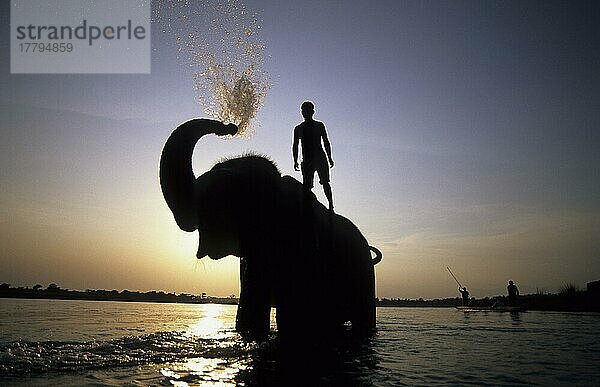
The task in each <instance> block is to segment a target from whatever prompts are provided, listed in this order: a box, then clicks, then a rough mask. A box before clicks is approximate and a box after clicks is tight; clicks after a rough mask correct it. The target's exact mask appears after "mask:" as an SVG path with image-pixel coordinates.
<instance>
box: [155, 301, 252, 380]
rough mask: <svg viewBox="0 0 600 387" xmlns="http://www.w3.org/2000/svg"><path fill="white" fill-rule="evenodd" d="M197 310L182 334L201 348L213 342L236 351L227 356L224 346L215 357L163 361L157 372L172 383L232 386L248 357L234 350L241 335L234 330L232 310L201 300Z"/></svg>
mask: <svg viewBox="0 0 600 387" xmlns="http://www.w3.org/2000/svg"><path fill="white" fill-rule="evenodd" d="M200 313H201V314H200V315H199V316H198V318H197V319H196V320H195V321H193V322H192V323H191V324H189V325H188V327H187V328H186V330H185V331H184V332H183V336H185V337H187V339H189V340H193V341H195V340H197V341H198V342H201V343H202V344H201V345H202V346H203V348H204V349H205V350H206V349H208V348H210V347H215V346H216V347H218V348H221V350H222V349H225V348H230V349H231V350H232V353H234V354H236V355H234V356H233V357H231V356H227V353H229V351H228V350H226V351H225V352H222V351H219V353H220V354H221V356H218V357H200V356H192V357H189V358H188V359H185V361H182V362H177V363H170V364H168V365H164V366H163V367H161V369H160V373H161V374H162V376H163V377H165V379H166V380H165V382H167V383H170V384H172V385H174V386H194V385H210V386H234V385H236V382H235V378H236V376H237V375H238V374H239V372H240V371H243V370H245V369H247V368H248V359H247V358H245V357H240V356H239V354H238V353H237V350H239V347H238V346H239V344H240V340H241V339H240V337H239V335H238V334H237V333H236V332H235V313H236V310H235V308H231V307H230V306H228V305H219V304H203V305H202V308H201V309H200ZM236 348H237V350H236Z"/></svg>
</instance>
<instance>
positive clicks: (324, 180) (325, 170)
mask: <svg viewBox="0 0 600 387" xmlns="http://www.w3.org/2000/svg"><path fill="white" fill-rule="evenodd" d="M317 173H318V174H319V183H321V184H322V185H323V191H324V192H325V196H326V197H327V201H328V202H329V211H331V212H333V194H332V193H331V184H329V164H327V161H325V160H324V161H323V162H321V165H319V169H318V170H317Z"/></svg>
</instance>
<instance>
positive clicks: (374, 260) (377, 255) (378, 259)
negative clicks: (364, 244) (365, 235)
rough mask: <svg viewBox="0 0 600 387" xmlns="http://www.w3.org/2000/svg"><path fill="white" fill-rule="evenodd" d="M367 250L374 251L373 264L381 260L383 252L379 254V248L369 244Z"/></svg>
mask: <svg viewBox="0 0 600 387" xmlns="http://www.w3.org/2000/svg"><path fill="white" fill-rule="evenodd" d="M369 250H371V251H372V252H374V253H375V258H373V266H374V265H377V264H378V263H379V262H381V258H383V254H381V251H379V249H378V248H377V247H375V246H369Z"/></svg>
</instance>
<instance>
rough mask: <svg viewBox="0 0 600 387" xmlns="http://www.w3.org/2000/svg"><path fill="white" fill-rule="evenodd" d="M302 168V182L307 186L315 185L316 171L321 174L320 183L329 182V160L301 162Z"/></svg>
mask: <svg viewBox="0 0 600 387" xmlns="http://www.w3.org/2000/svg"><path fill="white" fill-rule="evenodd" d="M301 169H302V184H304V186H305V187H308V188H312V187H313V186H314V179H315V171H316V172H317V173H318V174H319V183H321V185H323V184H325V183H329V164H328V163H327V160H325V159H323V160H319V161H313V162H311V163H307V162H305V161H303V162H302V164H301Z"/></svg>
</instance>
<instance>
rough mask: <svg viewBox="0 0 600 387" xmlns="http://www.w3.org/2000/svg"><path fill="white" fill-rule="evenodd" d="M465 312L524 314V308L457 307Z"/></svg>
mask: <svg viewBox="0 0 600 387" xmlns="http://www.w3.org/2000/svg"><path fill="white" fill-rule="evenodd" d="M455 308H456V309H458V310H462V311H463V312H524V311H525V308H524V307H522V306H456V307H455Z"/></svg>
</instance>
